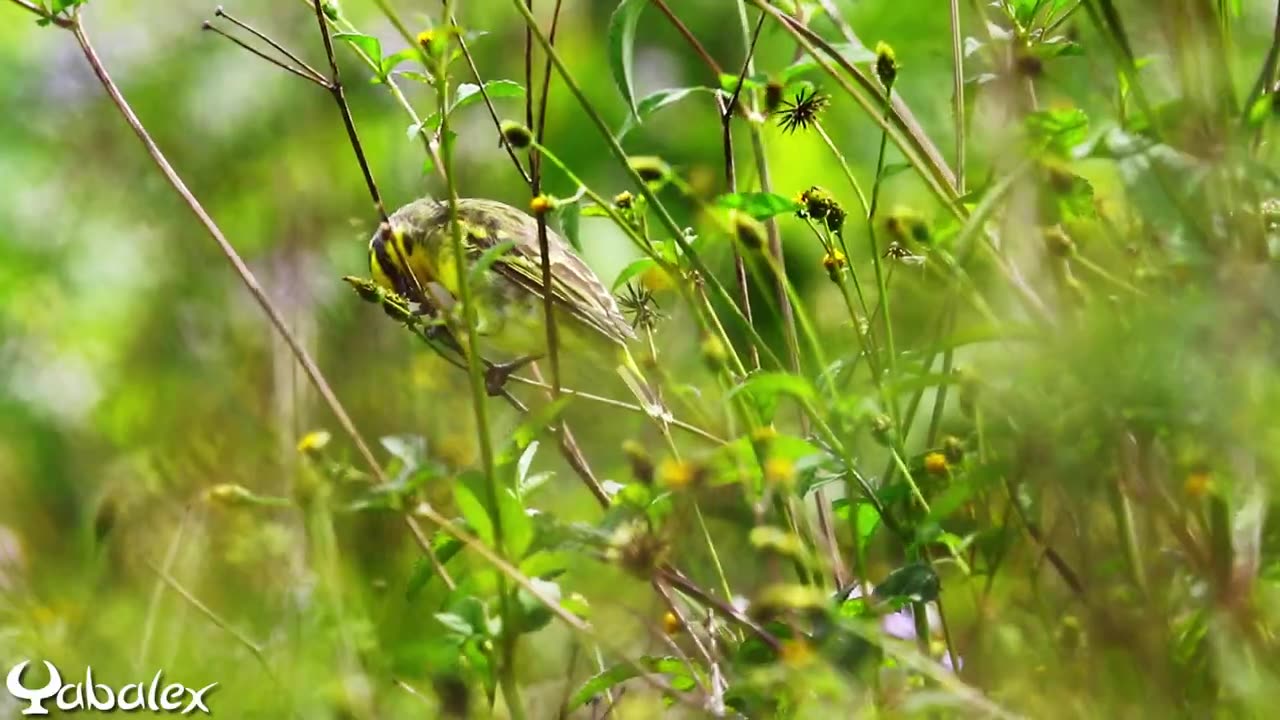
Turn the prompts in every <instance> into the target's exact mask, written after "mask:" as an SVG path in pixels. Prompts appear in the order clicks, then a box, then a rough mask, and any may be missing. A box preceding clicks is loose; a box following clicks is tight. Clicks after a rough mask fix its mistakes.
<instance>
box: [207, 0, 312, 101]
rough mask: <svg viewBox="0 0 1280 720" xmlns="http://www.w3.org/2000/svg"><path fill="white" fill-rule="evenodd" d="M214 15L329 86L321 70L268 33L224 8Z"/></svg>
mask: <svg viewBox="0 0 1280 720" xmlns="http://www.w3.org/2000/svg"><path fill="white" fill-rule="evenodd" d="M213 14H214V16H216V17H220V18H224V19H226V20H227V22H230V23H231V24H232V25H235V26H236V27H238V28H240V29H241V30H244V31H245V32H248V33H249V34H251V35H253V36H254V37H256V38H258V39H259V40H261V41H263V42H265V43H266V44H268V45H270V46H271V47H273V48H275V50H276V52H278V53H280V54H281V55H284V56H285V57H286V58H288V59H289V60H290V61H292V62H294V63H297V65H298V67H299V68H301V69H302V72H304V73H305V74H306V75H308V76H309V77H311V78H313V79H315V80H317V81H319V82H321V83H322V84H325V85H327V84H328V79H327V78H325V76H324V75H321V74H320V71H319V70H316V69H315V68H313V67H311V66H310V65H308V64H307V62H306V61H305V60H303V59H302V58H300V57H298V56H297V55H296V54H294V53H292V52H290V51H289V49H288V48H286V47H285V46H283V45H281V44H280V43H278V42H276V41H275V39H274V38H272V37H271V36H270V35H267V34H266V33H263V32H261V31H259V30H258V29H257V28H255V27H253V26H252V25H250V24H248V23H246V22H243V21H241V20H239V19H238V18H236V17H235V16H233V15H231V14H230V13H228V12H227V11H226V10H224V9H222V6H218V7H217V8H215V9H214V11H213ZM263 57H264V58H265V57H266V56H265V55H264V56H263ZM268 59H269V58H268Z"/></svg>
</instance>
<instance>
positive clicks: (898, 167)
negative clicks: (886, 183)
mask: <svg viewBox="0 0 1280 720" xmlns="http://www.w3.org/2000/svg"><path fill="white" fill-rule="evenodd" d="M910 169H911V163H905V162H901V163H889V164H888V165H885V166H884V167H883V168H881V169H880V179H881V180H885V179H888V178H891V177H893V176H894V175H897V174H898V173H900V172H903V171H905V170H910Z"/></svg>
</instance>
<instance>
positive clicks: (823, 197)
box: [796, 185, 845, 233]
mask: <svg viewBox="0 0 1280 720" xmlns="http://www.w3.org/2000/svg"><path fill="white" fill-rule="evenodd" d="M797 200H798V202H799V203H800V205H802V206H803V207H802V208H801V209H800V210H799V211H798V212H797V213H796V214H797V215H799V216H800V217H802V218H810V219H813V220H818V221H820V222H823V223H825V224H826V226H827V228H828V229H830V230H831V232H835V233H838V232H840V231H841V230H842V229H844V219H845V212H844V208H843V207H841V206H840V203H839V202H838V201H837V200H836V199H835V196H834V195H832V194H831V193H829V192H827V191H826V190H824V189H823V188H820V187H818V186H817V185H814V186H812V187H810V188H809V189H808V190H805V191H804V192H802V193H800V197H799V198H797Z"/></svg>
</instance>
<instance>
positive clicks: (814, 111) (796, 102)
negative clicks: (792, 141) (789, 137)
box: [774, 88, 831, 133]
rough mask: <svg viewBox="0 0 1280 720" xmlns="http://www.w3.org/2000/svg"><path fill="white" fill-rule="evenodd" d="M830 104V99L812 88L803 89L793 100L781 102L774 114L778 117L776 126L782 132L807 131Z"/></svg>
mask: <svg viewBox="0 0 1280 720" xmlns="http://www.w3.org/2000/svg"><path fill="white" fill-rule="evenodd" d="M830 104H831V98H829V97H827V96H826V95H823V94H822V93H820V92H818V91H817V90H814V89H812V88H805V89H804V90H801V91H800V92H799V93H797V94H796V96H795V97H794V98H793V99H791V100H784V101H782V102H781V103H780V104H779V106H778V109H777V110H776V111H774V114H775V115H777V116H778V125H779V126H780V127H781V128H782V130H783V132H788V133H791V132H795V131H797V130H808V129H809V127H810V126H811V125H813V124H815V123H817V122H818V116H820V115H821V114H822V111H823V110H826V109H827V106H828V105H830Z"/></svg>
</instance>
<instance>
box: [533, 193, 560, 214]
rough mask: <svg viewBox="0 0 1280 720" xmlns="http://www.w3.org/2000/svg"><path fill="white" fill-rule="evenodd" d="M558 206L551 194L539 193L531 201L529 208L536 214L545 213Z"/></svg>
mask: <svg viewBox="0 0 1280 720" xmlns="http://www.w3.org/2000/svg"><path fill="white" fill-rule="evenodd" d="M555 208H556V200H555V198H553V197H551V196H549V195H539V196H537V197H535V198H534V199H532V200H530V201H529V209H530V210H532V211H533V214H534V215H543V214H546V213H548V212H550V211H552V210H555Z"/></svg>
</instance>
